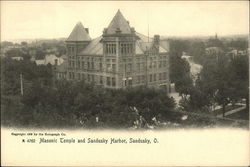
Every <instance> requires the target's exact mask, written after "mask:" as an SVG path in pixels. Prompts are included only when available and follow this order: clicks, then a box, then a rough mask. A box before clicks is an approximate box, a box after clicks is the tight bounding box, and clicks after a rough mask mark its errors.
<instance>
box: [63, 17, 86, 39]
mask: <svg viewBox="0 0 250 167" xmlns="http://www.w3.org/2000/svg"><path fill="white" fill-rule="evenodd" d="M90 40H91V38H90V36H89V34H88V33H87V32H86V30H85V28H84V27H83V25H82V23H81V22H78V23H77V24H76V25H75V27H74V29H73V31H72V32H71V33H70V35H69V37H68V39H67V40H66V41H90Z"/></svg>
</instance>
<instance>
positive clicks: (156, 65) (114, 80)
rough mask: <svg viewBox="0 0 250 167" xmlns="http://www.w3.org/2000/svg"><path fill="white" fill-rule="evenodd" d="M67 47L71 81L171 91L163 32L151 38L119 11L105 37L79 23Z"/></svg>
mask: <svg viewBox="0 0 250 167" xmlns="http://www.w3.org/2000/svg"><path fill="white" fill-rule="evenodd" d="M86 30H87V31H86ZM66 46H67V61H65V63H66V64H64V66H65V68H66V69H65V70H66V74H67V75H66V76H65V77H66V79H68V80H84V81H85V82H88V83H94V84H96V85H101V86H103V87H106V88H115V89H118V88H125V87H134V86H141V85H147V86H154V87H163V88H165V89H167V90H168V87H169V85H170V82H169V53H168V52H169V51H168V50H169V45H168V42H167V41H162V40H160V36H159V35H155V36H154V38H148V37H146V36H144V35H142V34H139V33H137V32H136V31H135V29H134V28H131V27H130V26H129V23H128V21H126V20H125V18H124V17H123V15H122V14H121V12H120V11H119V10H118V12H117V13H116V15H115V17H114V18H113V20H112V21H111V23H110V25H109V26H108V28H105V29H104V31H103V34H102V36H100V37H98V38H95V39H91V38H90V37H89V32H88V29H86V28H84V27H83V26H82V24H81V23H78V24H77V25H76V27H75V28H74V30H73V31H72V33H71V34H70V37H69V38H68V39H67V40H66ZM58 69H59V68H58ZM58 72H62V71H58ZM58 79H60V78H58Z"/></svg>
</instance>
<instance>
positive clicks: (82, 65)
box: [82, 61, 84, 69]
mask: <svg viewBox="0 0 250 167" xmlns="http://www.w3.org/2000/svg"><path fill="white" fill-rule="evenodd" d="M82 69H84V61H82Z"/></svg>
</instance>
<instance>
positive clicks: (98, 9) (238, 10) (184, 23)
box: [1, 1, 249, 40]
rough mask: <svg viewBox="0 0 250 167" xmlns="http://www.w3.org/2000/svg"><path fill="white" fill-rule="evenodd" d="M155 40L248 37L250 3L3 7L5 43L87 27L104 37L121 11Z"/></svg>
mask: <svg viewBox="0 0 250 167" xmlns="http://www.w3.org/2000/svg"><path fill="white" fill-rule="evenodd" d="M118 9H120V10H121V12H122V13H123V15H124V17H125V18H126V19H127V20H128V21H129V22H130V26H132V27H135V30H136V31H137V32H140V33H143V34H145V35H147V32H148V24H149V33H150V36H152V35H153V34H160V35H163V36H190V35H214V34H215V33H216V32H217V33H218V35H229V34H248V32H249V2H248V1H220V2H218V1H202V2H198V1H193V2H192V1H187V2H182V1H159V2H156V1H154V2H152V1H120V2H115V1H105V2H98V1H94V2H90V1H26V2H25V1H21V2H20V1H4V2H3V1H1V40H7V39H19V38H21V39H26V38H58V37H68V36H69V34H70V32H71V31H72V29H73V27H74V26H75V24H76V23H77V22H79V21H81V22H82V24H83V25H84V27H87V28H89V29H90V36H91V37H92V38H93V37H97V36H100V35H102V31H103V28H105V27H107V26H108V24H109V23H110V21H111V20H112V18H113V17H114V15H115V13H116V12H117V10H118Z"/></svg>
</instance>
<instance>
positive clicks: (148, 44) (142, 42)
mask: <svg viewBox="0 0 250 167" xmlns="http://www.w3.org/2000/svg"><path fill="white" fill-rule="evenodd" d="M136 35H137V36H138V37H139V38H140V39H139V40H137V43H138V45H139V46H140V48H141V50H142V51H143V52H145V51H147V50H148V49H151V48H152V47H153V46H154V40H153V38H150V37H147V36H145V35H143V34H140V33H138V32H136ZM168 51H169V43H168V41H166V40H160V46H159V52H160V53H165V52H168Z"/></svg>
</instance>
